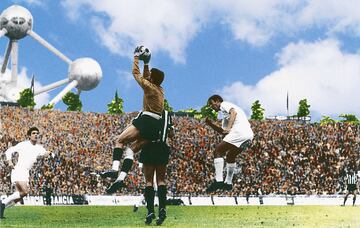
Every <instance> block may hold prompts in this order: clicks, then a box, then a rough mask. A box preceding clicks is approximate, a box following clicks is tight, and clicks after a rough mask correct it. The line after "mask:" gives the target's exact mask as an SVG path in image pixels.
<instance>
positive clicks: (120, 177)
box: [116, 171, 127, 181]
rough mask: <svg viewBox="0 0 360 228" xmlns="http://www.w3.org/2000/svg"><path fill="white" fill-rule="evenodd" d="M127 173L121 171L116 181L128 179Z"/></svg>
mask: <svg viewBox="0 0 360 228" xmlns="http://www.w3.org/2000/svg"><path fill="white" fill-rule="evenodd" d="M126 175H127V173H125V172H123V171H121V172H120V174H119V176H118V178H117V179H116V181H123V180H124V179H125V177H126Z"/></svg>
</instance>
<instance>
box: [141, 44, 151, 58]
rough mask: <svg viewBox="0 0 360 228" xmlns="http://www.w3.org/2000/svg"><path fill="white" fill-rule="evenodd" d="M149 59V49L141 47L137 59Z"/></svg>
mask: <svg viewBox="0 0 360 228" xmlns="http://www.w3.org/2000/svg"><path fill="white" fill-rule="evenodd" d="M150 58H151V52H150V50H149V48H147V47H144V46H141V48H140V55H139V59H140V60H148V61H149V60H150Z"/></svg>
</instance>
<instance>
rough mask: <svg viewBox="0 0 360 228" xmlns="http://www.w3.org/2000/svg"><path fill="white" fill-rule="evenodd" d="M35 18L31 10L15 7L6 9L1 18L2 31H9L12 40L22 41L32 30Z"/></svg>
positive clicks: (0, 26) (7, 34)
mask: <svg viewBox="0 0 360 228" xmlns="http://www.w3.org/2000/svg"><path fill="white" fill-rule="evenodd" d="M32 23H33V17H32V15H31V13H30V12H29V10H27V9H25V8H24V7H22V6H18V5H13V6H10V7H9V8H7V9H5V10H4V11H3V12H2V14H1V16H0V29H3V28H5V29H6V30H7V33H6V36H7V37H9V38H10V39H17V40H18V39H21V38H23V37H25V36H26V34H27V32H28V31H29V30H31V29H32Z"/></svg>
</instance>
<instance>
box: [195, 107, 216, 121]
mask: <svg viewBox="0 0 360 228" xmlns="http://www.w3.org/2000/svg"><path fill="white" fill-rule="evenodd" d="M217 116H218V113H217V112H216V111H215V110H213V109H211V108H210V107H209V106H208V105H205V106H203V107H202V108H201V109H200V118H199V119H205V118H206V117H208V118H210V119H213V120H216V119H217Z"/></svg>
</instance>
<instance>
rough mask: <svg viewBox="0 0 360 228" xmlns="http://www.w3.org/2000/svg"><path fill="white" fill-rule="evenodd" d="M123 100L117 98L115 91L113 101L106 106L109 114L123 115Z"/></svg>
mask: <svg viewBox="0 0 360 228" xmlns="http://www.w3.org/2000/svg"><path fill="white" fill-rule="evenodd" d="M123 103H124V101H123V99H121V98H120V97H119V96H118V92H117V90H116V92H115V97H114V99H113V100H112V101H111V102H110V103H109V104H108V105H107V107H108V112H107V113H109V114H122V113H124V107H123Z"/></svg>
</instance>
